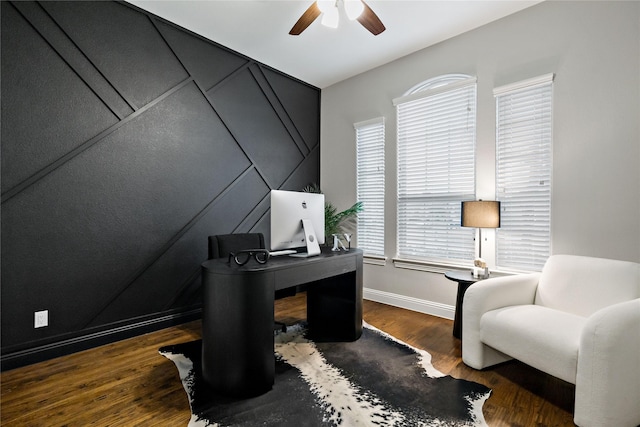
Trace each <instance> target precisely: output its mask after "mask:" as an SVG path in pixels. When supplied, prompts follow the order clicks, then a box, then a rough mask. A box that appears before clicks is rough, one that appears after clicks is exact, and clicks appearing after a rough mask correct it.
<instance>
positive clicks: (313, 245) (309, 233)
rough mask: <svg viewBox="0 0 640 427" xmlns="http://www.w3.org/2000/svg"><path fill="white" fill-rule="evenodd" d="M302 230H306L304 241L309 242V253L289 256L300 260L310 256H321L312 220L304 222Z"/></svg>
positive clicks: (304, 220)
mask: <svg viewBox="0 0 640 427" xmlns="http://www.w3.org/2000/svg"><path fill="white" fill-rule="evenodd" d="M302 229H303V230H304V240H305V241H306V242H307V252H299V253H297V254H291V255H289V256H292V257H298V258H307V257H310V256H316V255H320V253H321V252H322V251H321V250H320V245H319V244H318V239H317V238H316V233H315V231H314V229H313V223H312V222H311V220H310V219H303V220H302Z"/></svg>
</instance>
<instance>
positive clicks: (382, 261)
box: [362, 255, 387, 266]
mask: <svg viewBox="0 0 640 427" xmlns="http://www.w3.org/2000/svg"><path fill="white" fill-rule="evenodd" d="M362 262H363V263H365V264H371V265H381V266H385V265H387V257H386V256H380V255H365V256H364V257H363V260H362Z"/></svg>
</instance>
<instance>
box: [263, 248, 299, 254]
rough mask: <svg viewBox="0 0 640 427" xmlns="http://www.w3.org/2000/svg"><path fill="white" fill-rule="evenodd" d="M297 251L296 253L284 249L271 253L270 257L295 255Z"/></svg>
mask: <svg viewBox="0 0 640 427" xmlns="http://www.w3.org/2000/svg"><path fill="white" fill-rule="evenodd" d="M295 253H296V251H294V250H293V249H284V250H282V251H273V252H269V255H271V256H280V255H291V254H295Z"/></svg>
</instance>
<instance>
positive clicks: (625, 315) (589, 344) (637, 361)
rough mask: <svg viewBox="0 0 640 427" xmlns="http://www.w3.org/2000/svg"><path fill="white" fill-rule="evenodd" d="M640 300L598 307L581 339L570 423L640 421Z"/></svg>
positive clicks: (621, 423) (638, 422)
mask: <svg viewBox="0 0 640 427" xmlns="http://www.w3.org/2000/svg"><path fill="white" fill-rule="evenodd" d="M639 367H640V299H634V300H631V301H625V302H622V303H618V304H614V305H611V306H608V307H605V308H603V309H601V310H598V311H597V312H595V313H594V314H592V315H591V316H590V317H589V318H588V319H587V323H586V324H585V327H584V330H583V333H582V337H581V339H580V350H579V358H578V371H577V375H576V407H575V418H574V421H575V422H576V424H578V425H581V426H582V425H584V426H590V425H594V426H596V425H616V426H636V425H639V424H640V406H639V405H638V402H640V369H639Z"/></svg>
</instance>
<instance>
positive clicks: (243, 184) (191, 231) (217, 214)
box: [88, 168, 269, 326]
mask: <svg viewBox="0 0 640 427" xmlns="http://www.w3.org/2000/svg"><path fill="white" fill-rule="evenodd" d="M268 193H269V188H268V187H267V186H266V185H265V184H264V182H262V180H261V179H260V177H259V176H258V174H257V173H256V172H255V170H254V169H253V168H251V169H250V170H249V171H248V173H246V174H244V175H243V176H242V177H241V179H239V180H238V181H237V182H236V183H234V185H233V186H232V188H230V189H229V190H228V191H225V192H224V193H222V194H221V195H220V196H219V197H218V198H216V200H215V201H213V203H212V204H211V206H209V207H208V209H207V210H206V211H205V212H203V214H202V215H201V216H200V217H199V218H198V221H197V222H194V223H193V224H192V225H191V227H189V228H188V230H186V232H184V234H181V236H180V238H179V239H178V240H177V241H176V242H174V243H173V244H172V245H171V247H170V248H169V249H167V250H166V251H165V252H164V253H163V254H162V255H161V256H160V257H159V258H158V259H156V260H155V262H154V263H153V264H151V265H150V266H149V267H148V268H147V269H146V270H145V271H144V274H140V275H139V276H138V277H137V278H136V279H135V280H134V281H133V282H132V283H131V284H129V285H128V286H127V287H126V289H124V290H123V291H122V292H121V293H119V294H118V295H117V296H116V297H115V298H113V299H111V300H110V301H108V302H107V301H105V303H106V307H105V308H104V309H103V310H101V311H100V314H99V315H98V316H96V317H95V318H94V319H93V320H92V321H91V323H90V324H89V325H88V326H95V325H99V324H105V323H110V322H114V321H120V320H123V319H126V318H128V317H133V316H136V315H145V314H150V313H154V312H160V311H163V310H169V309H176V308H180V307H177V306H174V305H173V303H174V300H175V299H176V296H179V295H180V294H181V292H182V288H183V287H185V286H187V287H188V285H189V281H190V280H191V281H192V280H193V278H194V273H195V278H197V279H199V277H200V275H199V273H200V264H201V263H202V262H203V261H204V260H206V259H207V249H208V247H207V236H210V235H215V234H227V233H231V232H233V231H234V230H233V228H232V227H233V226H234V225H235V224H237V223H239V222H240V221H241V220H242V219H243V218H244V217H246V216H247V215H249V214H250V213H251V211H252V210H253V209H254V207H255V205H256V204H258V203H259V202H260V200H262V199H263V198H264V197H265V196H266V195H267V194H268ZM191 302H192V303H193V301H191ZM196 302H197V303H199V302H200V301H196Z"/></svg>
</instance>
